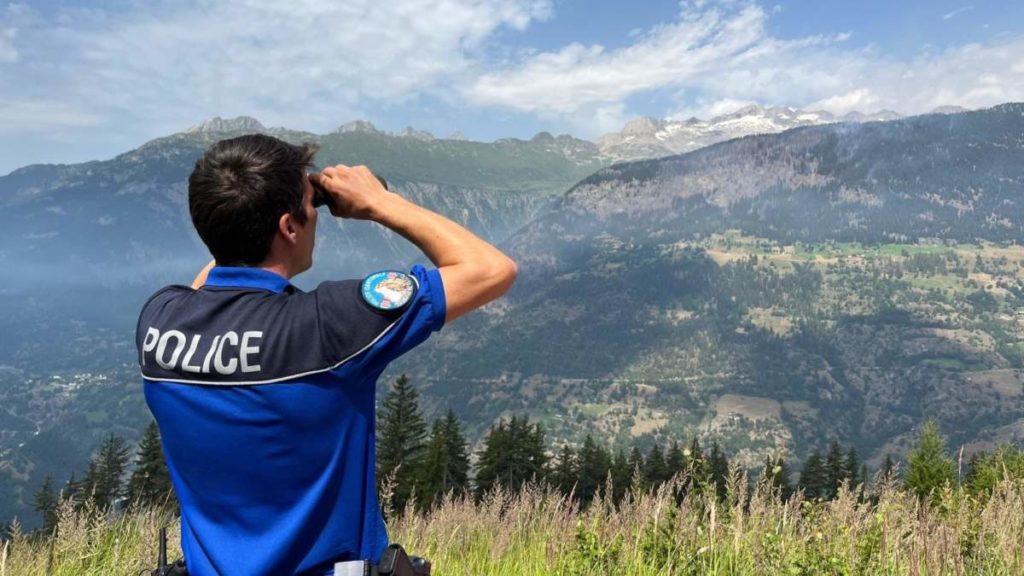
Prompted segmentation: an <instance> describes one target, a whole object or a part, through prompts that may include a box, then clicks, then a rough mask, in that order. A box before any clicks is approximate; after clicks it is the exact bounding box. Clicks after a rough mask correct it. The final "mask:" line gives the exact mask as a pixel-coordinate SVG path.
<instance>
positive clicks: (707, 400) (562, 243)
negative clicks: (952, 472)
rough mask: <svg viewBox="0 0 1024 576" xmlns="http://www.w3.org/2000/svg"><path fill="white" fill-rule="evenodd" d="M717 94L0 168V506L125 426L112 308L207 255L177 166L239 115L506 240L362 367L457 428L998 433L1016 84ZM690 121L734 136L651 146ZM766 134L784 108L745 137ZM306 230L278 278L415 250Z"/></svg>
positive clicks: (1012, 320)
mask: <svg viewBox="0 0 1024 576" xmlns="http://www.w3.org/2000/svg"><path fill="white" fill-rule="evenodd" d="M727 116H728V117H719V118H716V119H713V120H711V121H709V122H704V123H702V122H699V121H696V122H689V124H687V123H686V122H681V123H676V122H673V121H654V120H649V119H648V120H641V121H638V122H634V123H632V124H631V125H630V126H628V127H627V130H624V132H623V134H619V135H618V138H619V140H616V138H613V137H605V138H602V140H601V141H600V142H599V143H597V144H595V143H592V142H588V141H585V140H581V139H577V138H573V137H571V136H566V135H561V136H553V135H551V134H548V133H543V132H542V133H540V134H538V135H537V136H535V137H533V138H532V139H530V140H518V139H503V140H498V141H496V142H493V143H481V142H471V141H467V140H464V139H462V138H461V137H457V138H443V139H439V138H434V137H433V136H430V135H429V134H426V133H422V132H419V131H416V130H415V129H408V130H406V131H403V132H401V133H398V134H390V133H386V132H383V131H380V130H378V129H376V128H375V127H373V126H372V125H371V124H369V123H368V122H365V121H357V122H354V123H348V124H345V125H343V126H341V127H339V128H338V129H337V130H335V131H333V132H331V133H329V134H323V135H318V134H311V133H308V132H301V131H293V130H288V129H284V128H266V127H264V126H262V125H261V124H259V123H258V122H257V121H255V120H254V119H251V118H244V117H243V118H237V119H233V120H223V119H213V120H210V121H208V122H205V123H203V124H200V125H198V126H196V127H194V128H192V129H190V130H188V131H185V132H182V133H179V134H174V135H171V136H168V137H165V138H159V139H156V140H154V141H152V142H149V143H146V144H145V145H143V146H142V147H140V148H138V149H136V150H133V151H130V152H127V153H125V154H122V155H119V156H117V157H115V158H113V159H110V160H104V161H95V162H87V163H84V164H77V165H65V166H56V165H37V166H29V167H25V168H22V169H19V170H16V171H14V172H12V173H11V174H9V175H7V176H4V177H0V208H2V210H0V226H2V227H3V228H4V229H5V231H6V232H7V235H8V237H9V238H12V239H15V240H16V241H15V242H9V243H5V245H4V246H3V247H2V248H0V264H2V266H0V275H2V279H3V286H4V288H3V294H4V296H5V297H4V298H3V299H2V302H0V407H2V409H0V478H3V479H4V480H3V482H2V484H3V485H4V486H8V487H10V489H7V490H3V491H0V519H2V518H5V517H9V516H10V515H12V514H15V513H20V514H23V515H24V513H25V511H26V509H27V507H28V506H29V499H30V497H31V490H32V489H34V487H36V486H38V485H39V484H40V483H41V481H42V478H43V476H44V475H46V474H51V475H53V476H54V477H55V478H57V479H58V481H60V480H63V479H65V478H66V477H67V475H68V474H69V473H70V472H71V471H72V470H80V469H81V468H82V467H83V466H84V463H85V459H86V457H87V455H88V451H89V450H91V449H92V448H93V447H95V445H96V444H97V443H98V441H99V439H100V438H101V437H102V436H103V435H104V434H106V433H109V432H111V431H113V432H117V433H120V434H123V435H125V436H126V437H128V438H129V439H132V438H134V437H135V436H134V435H137V434H138V432H139V431H140V430H141V429H142V428H143V427H144V425H145V423H146V421H147V419H148V414H147V413H146V410H145V407H144V404H143V403H142V400H141V395H140V394H139V387H138V380H137V373H136V371H135V368H134V361H135V358H134V353H133V351H132V346H133V344H132V331H133V329H134V320H135V314H136V313H137V310H138V307H139V305H140V304H141V302H142V300H143V299H144V298H145V297H146V296H147V295H148V294H149V293H150V292H152V291H153V290H155V289H156V288H157V287H159V286H161V285H163V284H166V283H170V282H187V281H189V280H190V279H191V277H192V275H193V274H194V273H195V271H196V270H198V268H199V267H201V266H202V265H203V263H204V262H205V260H206V258H207V257H208V256H207V255H206V254H205V251H204V249H203V247H202V245H201V243H200V242H199V241H198V239H197V238H196V237H195V235H194V233H193V232H192V230H191V226H190V224H189V219H188V213H187V209H186V200H185V196H186V185H185V182H186V179H187V176H188V173H189V172H190V170H191V167H192V165H193V163H194V162H195V160H196V159H197V158H198V157H199V155H200V154H201V153H202V151H203V150H204V149H205V148H206V147H207V146H209V145H210V144H211V143H213V142H215V141H217V140H219V139H221V138H225V137H230V136H234V135H240V134H242V133H248V132H266V133H270V134H274V135H277V136H279V137H282V138H284V139H287V140H289V141H292V142H302V141H310V142H316V143H317V144H319V145H320V147H321V152H320V154H319V156H318V159H317V160H318V162H320V163H321V164H322V165H324V164H333V163H339V162H340V163H346V164H366V165H368V166H370V167H371V168H373V169H374V171H375V172H377V173H379V174H381V175H383V176H384V177H385V178H386V179H387V180H388V182H389V183H390V184H391V185H392V186H393V187H394V189H395V190H396V191H398V192H399V193H401V194H404V195H407V196H409V197H411V198H412V199H413V200H415V201H416V202H418V203H421V204H424V205H426V206H427V207H430V208H432V209H435V210H438V211H440V212H442V213H444V214H446V215H448V216H449V217H452V218H454V219H455V220H457V221H459V222H461V223H463V224H465V225H467V226H468V227H470V228H471V229H473V230H474V231H476V232H478V233H479V234H481V235H483V236H484V237H485V238H487V239H489V240H491V241H493V242H497V243H499V244H500V245H501V246H502V248H503V249H505V250H506V251H507V252H509V253H510V254H511V255H512V256H513V257H514V258H515V259H516V260H517V262H518V263H519V268H520V278H519V280H518V281H517V283H516V286H515V287H514V289H513V291H512V292H511V293H510V294H509V295H508V296H507V297H506V298H503V299H502V300H500V301H498V302H495V303H493V304H491V305H489V306H487V307H485V308H484V309H483V310H481V311H479V312H475V313H473V314H470V315H468V316H467V317H466V318H465V319H463V320H460V321H459V322H458V323H455V324H453V325H452V326H448V327H446V328H445V329H444V330H443V331H442V332H441V333H440V334H438V335H437V336H436V337H435V338H433V339H432V340H431V341H430V342H429V343H428V344H427V345H426V346H425V347H423V348H421V349H418V350H417V351H416V352H414V353H412V354H410V355H409V356H407V357H406V358H404V359H403V360H402V361H401V362H400V363H398V364H396V366H394V368H393V369H391V370H390V371H389V372H388V374H387V375H386V378H384V379H382V381H381V382H382V384H383V383H385V382H386V380H387V378H390V377H393V376H394V375H396V374H397V373H398V372H400V371H405V372H408V373H410V374H411V375H412V376H413V381H414V383H416V385H417V386H418V387H420V389H421V390H422V392H423V403H424V406H425V408H426V409H427V411H428V414H436V413H441V412H442V411H443V410H446V409H447V408H449V407H451V408H453V409H455V410H456V413H457V414H458V415H459V416H460V418H462V419H463V421H464V422H466V424H467V427H468V430H467V431H468V433H469V434H470V437H471V438H473V439H474V440H475V439H479V438H480V437H481V435H482V434H483V433H484V432H485V431H486V428H487V427H488V426H489V425H490V424H492V423H493V422H494V421H495V419H497V418H500V417H502V416H508V415H510V414H517V413H527V414H529V415H530V416H531V418H534V419H537V420H539V421H541V422H543V423H544V425H545V427H546V429H547V430H548V433H549V436H550V437H551V438H552V439H554V440H555V441H558V442H561V441H577V440H579V439H580V438H581V436H582V435H584V434H586V433H588V432H593V433H598V434H600V435H602V436H605V437H608V438H610V439H612V440H611V441H613V442H615V443H616V444H618V445H626V444H629V443H635V442H641V443H648V444H651V443H656V442H660V443H664V442H665V441H667V439H668V438H689V437H690V436H692V435H698V436H700V437H702V438H703V439H705V440H708V439H716V440H719V441H720V442H721V443H722V444H723V446H725V447H726V448H727V449H728V450H729V451H730V453H732V454H736V461H738V462H741V463H744V464H748V465H756V463H757V462H760V461H762V460H763V457H764V455H765V454H767V453H784V454H787V455H788V456H790V457H794V458H795V457H802V456H803V455H804V454H805V453H806V452H807V451H808V450H810V449H812V448H814V447H820V446H822V445H823V444H824V443H826V442H827V441H828V440H830V439H839V440H841V441H842V442H844V443H853V444H855V445H857V447H858V448H859V449H860V450H861V451H862V453H863V454H865V455H868V456H869V457H871V458H873V459H875V460H877V459H878V458H881V457H883V456H884V454H887V453H894V454H899V453H901V452H902V451H903V450H905V448H906V445H907V440H908V438H910V437H911V435H912V431H913V429H914V427H915V426H917V425H918V424H919V423H920V421H921V420H922V419H924V418H926V417H929V416H932V417H936V418H938V419H939V420H940V423H941V424H942V425H943V426H944V429H945V430H947V431H948V433H949V434H950V436H951V439H952V440H953V441H954V442H957V443H961V444H964V445H968V446H970V447H972V449H977V448H981V447H987V446H990V445H993V444H994V443H997V442H1000V441H1005V440H1009V439H1014V438H1018V437H1020V436H1021V434H1022V433H1024V418H1021V414H1022V411H1021V410H1022V408H1024V394H1022V393H1024V377H1022V376H1021V374H1022V372H1021V370H1022V369H1024V344H1022V343H1024V320H1020V321H1019V319H1022V318H1024V314H1019V313H1018V311H1021V312H1024V287H1022V286H1021V279H1022V278H1024V248H1022V247H1021V246H1019V245H1018V242H1019V238H1020V237H1021V233H1022V231H1024V230H1022V228H1024V211H1022V208H1021V205H1020V199H1021V193H1022V192H1024V172H1022V170H1024V106H1022V105H1020V104H1007V105H1004V106H999V107H996V108H993V109H989V110H982V111H974V112H958V111H955V110H940V111H938V112H937V113H935V114H931V115H925V116H921V117H914V118H904V119H892V120H885V119H883V118H857V117H850V118H845V119H838V120H845V121H842V122H838V123H837V122H835V120H837V119H836V118H834V117H829V116H827V115H824V114H822V113H805V112H800V111H795V110H790V109H779V108H774V109H764V108H760V109H758V108H749V109H745V110H741V111H739V112H737V113H736V114H733V115H727ZM851 120H853V121H852V122H851ZM787 123H793V124H792V127H791V126H790V124H787ZM800 124H809V125H800ZM698 125H700V126H702V127H701V128H699V129H698ZM686 126H689V128H686ZM787 128H788V129H787ZM690 129H692V130H693V133H692V134H691V135H686V130H690ZM781 130H785V131H784V132H779V131H781ZM698 132H700V134H702V135H703V136H701V137H706V138H708V140H707V142H713V141H715V139H722V138H728V137H729V136H730V135H741V136H743V137H741V138H736V139H731V140H727V141H724V142H718V143H714V144H711V145H707V146H703V147H700V148H698V149H696V150H693V151H690V152H687V153H683V154H679V155H672V156H667V157H662V156H663V155H664V154H665V153H671V152H672V150H674V148H670V147H668V146H683V147H685V146H690V145H691V144H690V142H697V139H698V137H697V136H694V134H698ZM762 132H779V133H773V134H760V135H748V134H751V133H762ZM659 134H661V135H663V137H659ZM672 134H675V135H676V136H671V135H672ZM670 136H671V137H670ZM645 139H646V140H645ZM655 141H657V142H662V143H664V142H668V143H669V144H657V146H655V144H653V142H655ZM645 142H649V143H645ZM659 146H660V148H659ZM643 150H648V152H642V151H643ZM641 153H643V154H646V155H648V158H647V159H643V160H638V161H630V162H623V163H614V162H615V159H616V158H626V157H632V156H631V155H633V154H641ZM321 230H322V231H321V233H320V236H319V238H318V244H317V252H316V254H315V261H316V263H317V264H316V266H315V268H314V271H315V274H309V275H307V276H308V277H306V278H300V279H298V281H297V283H298V284H299V285H300V286H301V287H306V288H309V287H312V286H314V285H315V283H316V282H317V281H318V280H321V279H324V278H328V277H339V276H341V277H358V276H361V275H363V274H365V273H367V272H369V271H372V270H374V269H377V268H379V267H382V266H387V267H390V266H400V265H404V264H408V263H411V262H412V261H414V260H416V259H418V258H421V257H420V256H419V255H418V254H417V253H416V251H415V249H414V247H412V246H411V245H409V244H408V243H407V242H405V241H404V240H402V239H401V238H399V237H397V235H395V234H393V233H390V232H388V231H386V230H384V229H382V228H380V227H379V226H376V225H373V224H369V223H365V222H352V221H344V220H330V221H329V220H326V219H322V220H321Z"/></svg>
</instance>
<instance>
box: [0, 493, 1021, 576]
mask: <svg viewBox="0 0 1024 576" xmlns="http://www.w3.org/2000/svg"><path fill="white" fill-rule="evenodd" d="M681 486H683V483H682V482H680V481H674V482H671V483H669V484H666V485H664V486H662V487H661V488H659V489H658V490H657V491H655V492H652V493H638V495H637V496H636V497H632V496H629V495H627V497H626V499H625V500H624V501H622V502H620V503H618V504H617V505H616V504H613V503H612V502H610V501H609V500H607V499H603V498H600V497H599V498H598V499H597V500H596V501H595V502H594V503H593V504H592V505H590V506H588V507H585V508H581V507H579V506H578V505H577V504H576V503H575V502H574V501H573V500H572V499H571V498H566V497H563V496H561V495H560V494H557V493H553V492H551V491H550V490H547V489H544V488H541V487H527V488H525V489H524V490H522V491H520V492H517V493H505V492H501V491H498V492H495V493H492V494H491V495H490V496H489V497H487V498H486V499H485V500H484V501H483V502H480V503H476V502H474V501H473V500H472V499H471V498H463V497H460V498H452V497H449V498H447V499H445V500H444V501H443V502H441V503H440V504H438V505H437V506H435V507H433V508H432V509H431V510H430V511H429V512H427V513H426V514H418V513H415V512H414V511H413V510H414V508H413V507H412V505H410V507H408V508H407V509H406V510H405V511H404V513H402V514H397V515H396V514H391V516H393V517H394V519H393V520H392V521H391V522H390V523H389V524H390V533H391V537H392V540H393V541H397V542H401V543H402V544H403V545H405V546H406V548H407V549H408V550H410V551H411V552H412V553H415V554H420V555H424V556H426V557H428V558H430V559H431V561H432V562H433V563H434V567H435V570H434V573H435V574H437V575H440V576H447V575H496V576H505V575H507V576H513V575H515V576H521V575H532V574H556V575H565V576H584V575H602V576H604V575H623V576H647V575H652V576H653V575H659V576H661V575H666V574H679V575H697V574H700V575H733V574H737V575H738V574H744V575H747V574H749V575H765V576H768V575H808V576H809V575H819V574H835V575H913V576H917V575H921V576H925V575H927V576H935V575H942V574H949V575H966V574H979V575H1006V576H1011V575H1012V576H1017V575H1021V574H1024V484H1022V483H1021V482H1020V481H1013V480H1005V481H1004V482H1002V483H1001V484H1000V485H999V486H998V487H997V489H996V490H995V491H994V493H993V494H992V496H991V497H990V498H983V499H982V498H975V497H972V496H969V495H967V494H966V493H965V492H963V491H960V490H956V489H948V490H947V491H946V492H945V493H944V494H942V495H941V498H939V499H938V502H939V504H938V505H936V506H933V505H929V504H927V503H920V502H919V501H918V499H917V498H916V497H915V496H914V495H912V494H909V493H907V492H905V491H903V490H901V489H900V488H899V487H897V486H896V485H894V484H892V483H886V482H881V483H879V484H877V485H875V486H873V487H872V488H871V490H870V491H867V492H856V491H853V490H850V489H848V488H845V487H844V488H843V489H842V490H841V491H840V493H839V496H838V497H837V498H836V499H835V500H832V501H828V502H810V501H806V500H803V499H802V498H801V497H800V496H795V497H793V498H791V499H790V500H789V501H786V502H782V501H781V500H780V499H779V498H778V497H777V495H776V494H774V493H773V492H772V491H771V489H770V488H768V487H765V486H758V487H755V488H753V489H748V487H747V486H748V485H747V482H746V479H745V478H744V477H743V476H741V475H738V474H736V475H734V476H733V478H732V481H731V483H730V490H729V496H728V497H727V499H726V500H725V501H724V502H720V501H718V499H717V498H715V497H714V494H713V491H712V490H708V491H695V492H691V493H689V494H686V495H685V496H681V495H680V488H681ZM605 492H608V490H606V491H605ZM638 492H639V491H638ZM167 524H171V526H172V528H173V530H172V532H171V534H170V537H169V539H170V545H171V555H172V557H177V555H180V552H178V550H177V540H178V534H177V532H176V529H177V525H176V523H174V522H173V518H171V517H170V516H169V514H168V513H166V512H162V511H160V510H141V511H138V512H135V513H131V514H121V515H114V514H102V513H100V512H99V511H96V510H95V509H89V508H87V509H85V510H80V511H76V510H75V509H74V508H73V507H71V506H70V505H68V504H63V505H62V507H61V509H60V513H59V520H58V524H57V528H56V536H55V537H46V536H42V537H40V536H35V537H30V536H27V535H24V534H14V535H13V537H11V538H8V539H7V540H6V541H5V542H4V543H2V544H0V576H8V575H11V576H15V575H18V576H21V575H26V576H28V575H33V576H35V575H39V576H43V575H49V574H53V575H68V576H70V575H75V576H78V575H83V574H85V575H101V574H102V575H104V576H106V575H122V574H123V575H137V574H139V573H140V571H141V570H142V569H144V568H148V567H152V565H153V562H154V560H155V558H156V550H157V549H156V546H157V533H158V530H159V528H160V526H163V525H167Z"/></svg>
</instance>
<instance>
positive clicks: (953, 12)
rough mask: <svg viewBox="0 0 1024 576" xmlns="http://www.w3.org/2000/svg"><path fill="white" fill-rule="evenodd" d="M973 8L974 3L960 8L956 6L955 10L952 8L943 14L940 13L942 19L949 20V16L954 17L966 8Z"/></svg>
mask: <svg viewBox="0 0 1024 576" xmlns="http://www.w3.org/2000/svg"><path fill="white" fill-rule="evenodd" d="M973 9H974V5H973V4H972V5H970V6H964V7H962V8H957V9H956V10H953V11H951V12H946V13H945V14H943V15H942V19H943V20H949V19H951V18H955V17H956V16H958V15H960V14H963V13H964V12H967V11H968V10H973Z"/></svg>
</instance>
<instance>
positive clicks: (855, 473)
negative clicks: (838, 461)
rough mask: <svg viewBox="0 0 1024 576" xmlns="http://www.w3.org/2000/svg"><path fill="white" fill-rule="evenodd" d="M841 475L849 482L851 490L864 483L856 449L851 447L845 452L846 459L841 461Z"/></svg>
mask: <svg viewBox="0 0 1024 576" xmlns="http://www.w3.org/2000/svg"><path fill="white" fill-rule="evenodd" d="M843 474H844V475H845V476H846V479H847V480H849V481H850V488H851V489H854V488H856V487H857V485H858V484H862V483H863V482H865V478H864V477H862V476H861V474H860V458H858V457H857V449H856V448H854V447H853V446H852V445H851V446H850V447H849V448H848V449H847V450H846V458H844V459H843Z"/></svg>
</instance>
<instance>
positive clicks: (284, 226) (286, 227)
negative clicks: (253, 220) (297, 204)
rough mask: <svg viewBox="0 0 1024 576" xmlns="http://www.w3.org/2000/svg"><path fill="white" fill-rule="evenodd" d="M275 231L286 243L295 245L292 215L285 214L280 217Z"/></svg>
mask: <svg viewBox="0 0 1024 576" xmlns="http://www.w3.org/2000/svg"><path fill="white" fill-rule="evenodd" d="M277 231H278V233H279V234H281V236H284V239H285V240H286V241H288V242H291V243H293V244H294V243H295V242H296V240H298V234H297V231H296V229H295V220H294V219H293V218H292V215H291V214H289V213H287V212H285V213H284V214H282V215H281V218H280V219H279V220H278V221H277Z"/></svg>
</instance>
